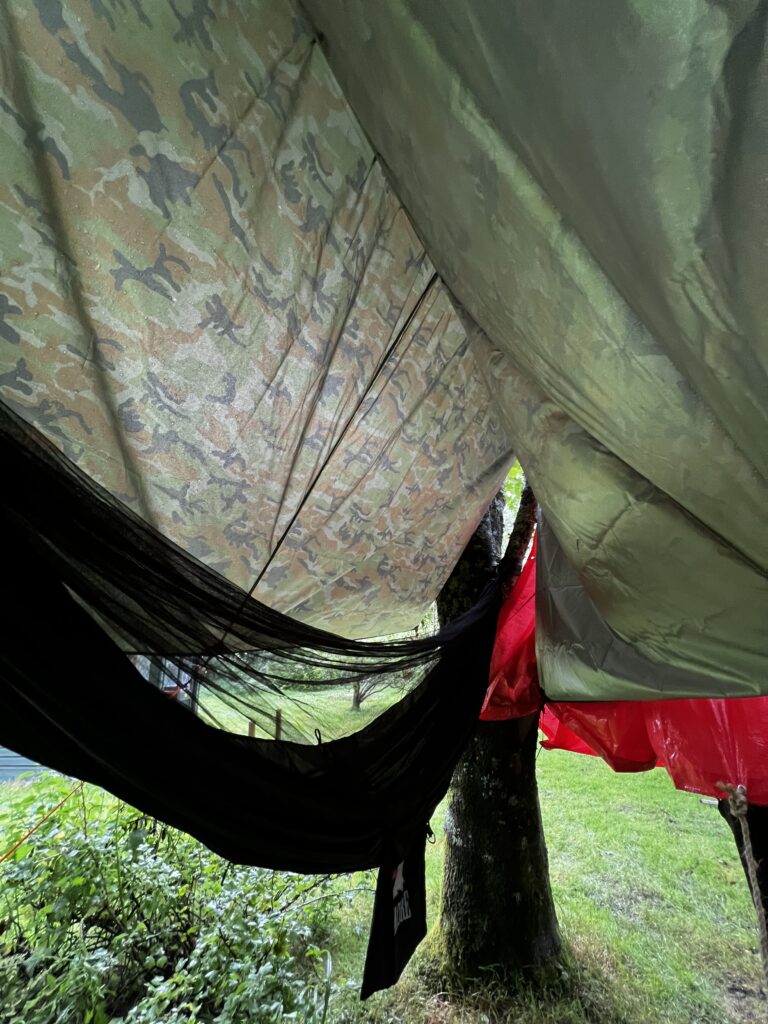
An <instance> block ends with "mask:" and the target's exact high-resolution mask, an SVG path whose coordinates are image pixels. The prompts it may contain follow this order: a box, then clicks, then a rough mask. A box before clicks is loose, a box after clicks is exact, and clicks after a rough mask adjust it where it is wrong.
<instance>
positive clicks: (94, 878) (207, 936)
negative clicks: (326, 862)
mask: <svg viewBox="0 0 768 1024" xmlns="http://www.w3.org/2000/svg"><path fill="white" fill-rule="evenodd" d="M177 784H179V783H178V782H177V781H175V780H169V785H177ZM25 789H26V790H27V792H25V793H24V792H22V791H20V795H19V797H18V799H16V800H15V801H14V804H13V807H14V812H13V817H14V819H15V820H12V822H11V827H9V828H7V829H5V830H4V831H5V832H6V834H7V835H10V834H19V833H23V831H24V827H25V826H27V825H28V824H29V822H30V821H35V820H38V819H39V818H41V817H42V816H43V814H44V813H45V812H46V810H48V809H49V808H50V807H51V806H52V805H53V804H54V803H56V802H57V801H58V800H59V799H60V798H61V796H62V795H63V793H64V792H66V783H65V782H64V781H63V780H57V779H52V780H49V781H47V782H45V783H36V784H35V785H34V786H28V787H25ZM97 792H98V791H95V790H94V791H90V790H89V789H84V790H83V791H82V792H81V793H80V794H76V795H75V796H73V797H72V798H71V799H70V800H69V801H68V802H67V803H66V804H65V805H64V806H63V807H62V808H61V809H60V810H59V811H58V812H57V813H56V815H55V816H54V817H52V818H51V819H50V820H49V821H48V822H46V823H45V824H44V825H43V826H42V827H41V828H40V829H39V831H37V832H36V833H35V834H34V835H33V836H31V837H30V838H29V839H28V840H27V841H26V842H25V843H24V844H23V845H22V846H21V847H19V849H18V850H17V851H16V852H15V853H14V854H13V855H12V856H11V857H10V858H9V859H7V860H6V861H5V862H4V863H3V865H2V868H0V871H2V878H1V879H0V954H1V955H0V1021H2V1022H3V1024H6V1022H7V1024H10V1022H17V1021H23V1022H24V1024H70V1022H71V1024H107V1022H108V1021H114V1022H115V1024H118V1022H121V1024H157V1022H161V1021H162V1022H163V1024H177V1022H178V1024H181V1022H182V1021H184V1024H194V1022H198V1021H199V1022H216V1024H235V1022H237V1024H246V1022H247V1024H271V1022H273V1021H274V1022H276V1021H285V1020H289V1021H297V1022H305V1024H321V1022H322V1021H324V1020H325V1019H326V1015H327V1009H328V1002H329V999H330V996H331V994H332V991H333V989H334V982H333V979H332V977H331V964H330V957H329V956H328V954H327V953H326V952H325V951H324V950H323V949H322V946H323V944H324V943H325V942H326V940H327V938H328V936H329V932H330V922H331V917H332V914H333V911H334V909H335V907H336V905H337V904H338V901H339V899H341V898H343V896H342V895H340V894H339V891H338V885H337V884H336V883H334V881H333V880H332V879H331V878H329V877H325V876H323V877H318V878H306V877H302V876H295V875H286V874H278V873H276V872H272V871H266V870H262V869H257V868H245V867H237V866H235V865H233V864H230V863H229V862H227V861H224V860H222V858H220V857H217V856H215V855H214V854H212V853H211V852H210V851H208V850H207V849H206V848H205V847H203V846H202V845H201V844H200V843H198V842H196V841H195V840H193V839H191V838H189V837H188V836H186V835H184V834H183V833H180V832H177V831H176V830H174V829H171V828H169V827H167V826H165V825H162V824H161V823H159V822H157V821H155V820H154V819H150V818H147V817H143V816H140V815H138V814H137V812H135V811H132V810H131V809H130V808H128V807H126V805H124V804H120V803H119V802H118V801H116V800H114V799H112V798H111V797H106V796H105V795H104V794H100V796H94V795H93V794H94V793H97ZM99 800H101V804H100V805H99Z"/></svg>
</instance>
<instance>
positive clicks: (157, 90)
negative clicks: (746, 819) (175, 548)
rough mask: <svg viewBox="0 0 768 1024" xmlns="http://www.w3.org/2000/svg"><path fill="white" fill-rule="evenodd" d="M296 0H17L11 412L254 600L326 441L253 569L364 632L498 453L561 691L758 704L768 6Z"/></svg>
mask: <svg viewBox="0 0 768 1024" xmlns="http://www.w3.org/2000/svg"><path fill="white" fill-rule="evenodd" d="M304 6H305V8H306V10H307V11H308V14H309V17H310V18H311V19H312V22H313V24H314V29H311V28H310V27H309V24H308V22H307V21H306V20H305V19H304V17H303V16H302V15H301V14H300V13H299V10H298V8H297V7H296V6H295V5H293V4H291V3H280V2H278V0H273V2H271V3H267V2H262V3H253V2H248V3H242V4H240V5H237V4H233V3H224V2H223V0H222V2H221V3H216V2H214V0H209V2H205V3H197V2H192V0H186V2H184V3H182V2H181V0H174V2H173V3H169V4H168V5H164V4H149V3H147V2H141V0H131V3H129V4H123V3H122V2H120V3H117V2H112V0H92V2H91V3H88V2H86V0H79V2H77V3H75V2H74V0H72V2H70V3H67V4H63V3H61V2H57V0H45V2H44V0H38V2H37V3H25V2H23V0H16V2H13V3H10V5H9V4H6V12H8V11H10V13H6V14H5V15H4V16H3V17H4V20H3V23H2V33H3V34H2V39H1V40H0V45H2V47H3V48H4V52H3V68H4V76H5V77H4V82H3V98H2V100H0V118H1V119H2V120H0V131H2V132H3V135H2V138H1V139H0V147H1V148H0V161H1V162H2V186H3V189H4V191H3V193H2V198H0V210H2V214H0V216H2V223H0V246H1V247H2V256H3V260H2V271H3V278H2V286H0V323H1V324H2V326H0V332H2V338H3V341H4V343H5V347H6V351H7V352H8V365H7V367H6V369H5V370H4V371H3V372H4V373H6V371H7V373H6V375H5V376H4V377H3V392H2V394H3V397H4V399H5V400H6V401H8V402H11V401H12V402H13V403H14V405H15V407H16V408H19V409H21V410H22V411H23V413H24V415H26V416H27V417H28V418H30V419H32V420H33V422H35V423H36V424H38V425H39V426H40V427H41V428H42V429H43V430H45V431H46V432H47V433H49V434H50V435H51V436H53V437H54V438H56V439H57V440H58V442H59V443H60V444H61V445H62V446H63V447H64V448H65V450H66V451H67V452H68V453H69V454H71V455H72V456H73V457H74V458H76V459H77V460H79V461H80V464H81V465H84V466H85V467H86V468H87V469H88V471H89V472H90V473H92V474H93V475H94V476H95V477H97V478H98V479H99V480H101V481H102V482H105V483H106V484H107V485H108V486H109V487H111V488H112V490H113V491H115V492H116V493H118V494H120V495H121V496H123V497H124V498H125V500H126V501H129V502H131V503H132V504H134V506H136V507H139V508H141V509H142V510H143V512H144V514H145V515H147V516H148V517H149V518H150V519H151V520H152V521H153V522H156V523H157V524H158V525H159V526H160V527H161V529H163V530H164V531H166V532H167V533H169V534H170V535H171V536H172V537H174V539H177V540H179V541H180V542H181V543H183V544H184V545H185V546H186V547H187V548H188V549H189V550H191V551H193V552H194V553H195V554H198V555H199V556H200V557H202V558H204V559H205V560H206V561H208V562H209V563H210V564H213V565H215V566H217V567H219V568H222V569H223V570H224V571H225V572H226V573H227V574H228V575H229V576H230V578H232V579H233V580H236V581H237V582H238V583H241V584H243V585H249V584H250V583H251V582H253V580H254V579H256V578H257V576H258V573H259V572H260V570H261V569H262V568H263V566H264V565H265V564H266V562H267V560H268V558H269V553H270V551H272V550H273V549H274V547H275V545H276V543H277V542H278V541H279V538H280V536H281V535H282V533H283V531H284V530H285V529H286V527H288V526H289V525H290V524H291V521H292V518H293V516H294V514H295V512H296V510H297V509H298V508H299V507H300V504H301V501H302V498H303V496H304V495H305V493H306V491H307V488H308V487H309V485H310V484H311V483H312V481H313V479H314V477H315V475H316V472H317V470H318V468H319V467H321V466H322V465H324V462H325V458H326V456H327V454H328V453H329V452H330V451H332V450H334V445H336V442H337V441H339V442H340V443H339V444H338V446H337V447H336V448H335V450H334V453H333V456H332V459H331V462H330V464H329V465H328V466H327V467H326V468H325V470H324V472H323V474H322V476H321V479H320V481H319V482H318V484H317V486H316V487H315V488H313V491H312V495H311V497H310V500H309V501H308V502H307V504H306V505H305V506H303V508H302V511H301V513H300V515H299V516H298V519H297V521H296V522H295V523H294V524H293V526H292V527H291V528H290V530H289V532H288V536H287V539H286V542H285V544H284V545H283V546H282V547H281V549H280V550H279V551H278V554H277V556H276V558H275V560H274V562H273V563H272V565H271V567H270V569H269V572H268V573H267V575H266V576H265V578H264V580H263V581H262V583H261V585H260V586H259V590H258V592H259V594H260V596H263V597H264V598H265V599H266V600H268V601H275V602H277V603H279V605H280V607H282V608H285V609H287V610H290V611H293V612H295V613H296V614H299V615H302V616H304V617H306V618H310V619H311V620H312V621H314V622H318V623H322V624H324V625H328V626H331V627H332V628H336V629H339V630H346V631H348V632H356V633H370V632H379V631H385V630H388V629H393V628H396V627H397V626H402V625H407V624H410V623H412V622H413V621H414V619H415V618H416V617H417V616H418V614H419V613H420V612H421V610H422V609H423V608H424V606H425V605H426V603H427V602H428V600H429V598H430V597H431V596H432V595H433V594H434V592H435V591H436V589H437V588H438V586H439V585H440V582H441V581H442V579H443V578H444V576H445V575H446V574H447V571H448V569H449V568H450V566H451V563H452V562H453V561H454V559H455V557H456V555H457V554H458V551H459V550H460V548H461V546H462V542H463V540H464V539H465V538H466V537H467V536H468V534H469V532H470V531H471V529H472V527H473V525H474V522H475V521H476V519H477V518H478V515H479V513H480V511H481V509H482V506H483V505H484V503H485V502H486V501H487V499H488V498H489V496H490V494H491V493H492V491H493V489H494V487H495V486H496V483H497V481H498V479H499V477H500V475H501V472H502V470H503V467H504V465H505V464H506V461H507V459H508V458H509V451H510V449H511V441H512V439H513V438H514V440H515V443H516V445H517V446H518V448H519V451H520V453H521V458H522V461H523V463H524V465H525V468H526V470H527V471H528V473H529V475H530V477H531V480H532V482H533V485H534V488H535V490H536V494H537V496H538V498H539V499H540V501H541V503H542V506H543V509H544V513H545V515H546V518H547V520H548V522H549V523H550V524H551V526H552V528H553V533H554V537H553V544H554V543H558V542H559V546H560V548H561V550H562V553H563V555H564V557H565V559H566V561H567V566H566V567H565V568H567V567H570V569H572V570H574V571H575V573H576V579H577V580H578V585H577V584H576V583H572V585H571V584H569V585H568V586H569V587H570V586H572V589H571V590H570V593H571V595H572V596H574V595H576V594H578V598H574V600H572V601H571V602H570V605H569V603H568V602H567V601H563V602H560V603H559V604H558V602H556V601H554V600H553V601H552V605H551V607H552V609H557V613H558V614H560V615H566V614H570V615H571V620H570V621H569V622H568V624H567V625H568V627H569V628H568V629H565V628H564V627H563V628H561V626H560V625H558V622H557V620H556V617H555V615H554V612H553V615H552V616H550V617H549V618H548V619H547V620H546V621H544V622H540V630H539V645H540V655H541V664H542V669H543V673H544V684H545V687H546V690H547V692H548V694H549V695H550V696H553V697H561V698H567V699H579V698H590V697H591V698H606V697H611V698H621V697H632V698H637V697H638V696H643V695H647V696H651V697H653V696H656V695H657V694H656V692H655V689H662V690H664V691H665V692H666V693H667V694H668V695H676V694H677V695H680V694H686V695H691V694H692V693H698V694H699V695H701V696H707V695H710V694H715V693H716V694H718V695H728V694H732V695H742V694H750V693H756V692H764V693H765V692H768V675H767V674H766V673H765V666H766V664H768V658H767V656H768V631H767V630H766V624H768V590H767V588H766V566H767V564H768V533H766V531H765V529H764V526H763V521H764V517H765V508H766V498H768V494H767V493H766V469H767V468H768V461H767V460H768V445H766V436H768V433H767V432H766V416H767V415H768V413H767V412H766V410H767V409H768V401H767V400H766V399H767V398H768V394H767V389H766V363H767V362H768V355H767V354H766V343H765V324H766V310H765V309H764V305H765V303H766V302H767V301H768V299H767V298H766V295H767V294H768V292H766V289H765V288H764V286H763V267H764V265H765V259H764V254H765V246H766V230H765V228H766V224H765V222H766V218H768V203H766V195H765V182H766V175H765V169H766V161H767V159H768V158H767V156H766V154H767V153H768V143H767V142H766V132H768V111H766V103H768V100H767V99H766V97H767V96H768V92H766V89H765V84H766V65H765V59H764V56H763V53H764V36H765V26H766V16H765V6H764V5H759V4H757V3H753V2H750V0H745V2H744V3H735V4H733V5H730V7H727V6H726V5H722V4H713V3H710V2H708V0H691V2H690V3H685V4H661V3H638V2H636V0H617V2H616V3H613V4H610V5H606V4H602V3H601V4H598V3H596V2H594V0H590V2H588V3H586V4H582V5H579V6H578V11H577V13H575V11H576V8H575V7H574V5H573V4H572V3H569V2H567V0H554V2H552V3H548V4H530V3H524V2H523V0H516V2H505V3H503V4H502V3H501V2H500V0H475V2H473V3H465V2H463V0H462V2H459V0H451V2H449V3H446V4H431V3H426V2H425V0H421V2H419V0H392V2H381V3H352V2H349V0H305V5H304ZM316 32H320V33H322V34H323V37H324V42H323V44H322V49H321V47H320V46H319V45H318V38H319V37H318V36H317V35H316V34H315V33H316ZM324 54H326V55H327V57H328V60H329V61H330V65H331V67H332V68H333V71H334V73H335V75H336V79H334V77H333V75H332V74H331V72H330V71H329V67H328V65H327V64H326V61H325V57H324ZM337 80H338V83H339V84H340V86H341V88H339V85H338V84H337ZM349 104H351V107H352V109H353V110H354V113H355V114H356V115H357V117H358V118H359V119H360V122H361V124H362V126H363V129H364V131H365V133H366V135H364V134H363V131H362V130H361V129H360V127H359V126H358V124H357V122H356V121H355V119H354V117H353V116H352V114H351V112H350V106H349ZM367 139H370V141H371V143H372V145H373V147H374V149H375V151H376V153H378V154H379V157H378V159H377V158H375V157H374V153H373V150H372V149H371V145H370V144H369V142H368V141H367ZM379 160H380V161H383V164H382V165H381V166H380V164H379V162H378V161H379ZM382 166H386V168H387V176H388V180H389V181H391V182H392V185H393V187H394V190H395V192H396V194H397V196H398V197H399V200H400V201H401V202H402V203H403V205H404V207H405V209H407V211H408V214H409V216H410V218H411V219H412V222H413V225H415V228H416V231H417V232H418V236H417V234H416V231H414V228H413V227H412V225H411V222H410V221H409V219H408V217H406V215H405V213H404V212H403V208H402V207H401V206H400V202H398V200H397V199H396V198H395V196H394V195H393V193H392V192H391V191H390V187H389V186H388V184H387V180H385V178H384V176H383V174H382ZM418 239H422V240H423V244H424V245H426V247H427V249H428V252H429V259H431V260H432V263H433V264H434V267H435V268H436V270H437V272H438V273H439V275H440V278H433V271H432V264H430V263H429V260H428V258H427V257H426V256H425V254H424V249H423V247H422V242H420V241H418ZM441 280H443V281H445V283H446V285H447V286H448V287H449V288H450V289H451V291H452V292H453V294H455V295H456V296H457V297H458V299H459V301H460V302H461V304H462V307H463V308H464V309H465V310H466V311H467V313H466V314H464V313H462V314H461V316H462V319H461V322H460V321H459V319H458V318H457V315H456V313H455V311H454V308H453V307H452V306H451V303H450V300H449V296H448V294H447V292H446V290H445V287H444V286H443V285H442V284H441V283H440V281H441ZM412 314H413V319H410V318H411V316H412ZM403 328H405V330H404V332H403V337H402V338H399V333H400V331H401V329H403ZM465 332H466V333H465ZM393 341H394V342H397V344H396V352H395V354H394V356H393V357H392V358H391V359H389V360H388V361H387V364H386V366H385V368H384V370H383V371H382V372H380V373H378V374H377V366H378V363H379V361H380V360H381V358H382V356H383V355H384V354H385V353H386V352H387V351H388V349H389V346H390V344H391V343H392V342H393ZM372 380H373V381H374V383H373V386H371V381H372ZM367 388H368V389H369V390H368V391H367V392H366V389H367ZM361 397H362V398H363V404H362V406H361V408H360V410H359V412H358V413H357V414H356V415H354V416H353V420H354V422H353V423H352V424H351V426H350V427H349V429H347V423H348V422H349V419H350V416H352V414H353V412H354V410H355V408H356V405H357V402H358V401H359V400H360V398H361ZM556 563H557V564H558V565H561V563H560V562H558V560H557V558H556V557H555V555H553V558H552V563H551V564H552V565H553V566H554V565H555V564H556ZM561 568H563V566H562V565H561ZM565 568H563V572H562V573H560V574H559V575H558V577H557V578H558V579H567V578H569V577H568V573H567V572H566V571H565ZM545 569H546V566H545ZM542 582H543V584H544V587H545V588H546V587H547V586H548V585H549V583H553V585H554V581H553V580H547V578H546V572H545V573H544V579H543V581H542ZM587 612H588V614H587ZM579 616H584V626H583V628H582V626H581V625H580V624H579V621H578V620H579ZM590 616H592V617H593V618H594V616H597V618H598V619H599V621H598V622H597V623H595V622H592V624H591V625H590V623H589V622H588V621H587V620H588V619H589V617H590ZM571 627H573V628H571ZM579 636H582V637H587V636H589V637H591V638H595V639H594V643H592V641H590V643H591V646H589V648H588V647H587V646H586V642H585V643H582V644H580V643H579V641H578V637H579ZM574 637H576V638H577V639H576V640H574V639H573V638H574ZM612 644H615V649H614V650H613V652H612V657H611V658H610V659H608V660H606V659H607V657H608V653H609V651H610V648H611V645H612ZM622 644H624V645H626V647H627V648H631V649H632V650H633V651H634V652H635V654H636V655H637V657H638V659H641V660H642V662H643V665H646V664H647V665H650V666H651V671H650V674H648V673H646V675H645V676H644V678H643V679H642V680H639V681H638V679H637V678H636V677H637V676H638V675H641V674H642V673H641V672H640V670H639V669H637V671H635V670H633V672H634V675H632V674H631V673H630V670H629V668H628V669H627V671H626V673H624V671H623V670H622V668H621V664H620V663H621V658H620V656H619V654H618V653H617V652H619V651H620V650H621V649H622V648H621V645H622ZM608 663H610V665H611V670H610V671H606V670H604V669H603V665H604V664H608ZM653 666H657V667H658V673H657V674H656V675H655V676H654V675H653V672H652V667H653ZM668 667H673V668H674V672H670V671H665V669H667V668H668ZM643 672H645V669H643ZM680 680H684V682H683V683H680ZM638 687H640V691H641V692H640V693H638ZM691 687H693V689H692V688H691ZM654 688H655V689H654Z"/></svg>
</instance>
